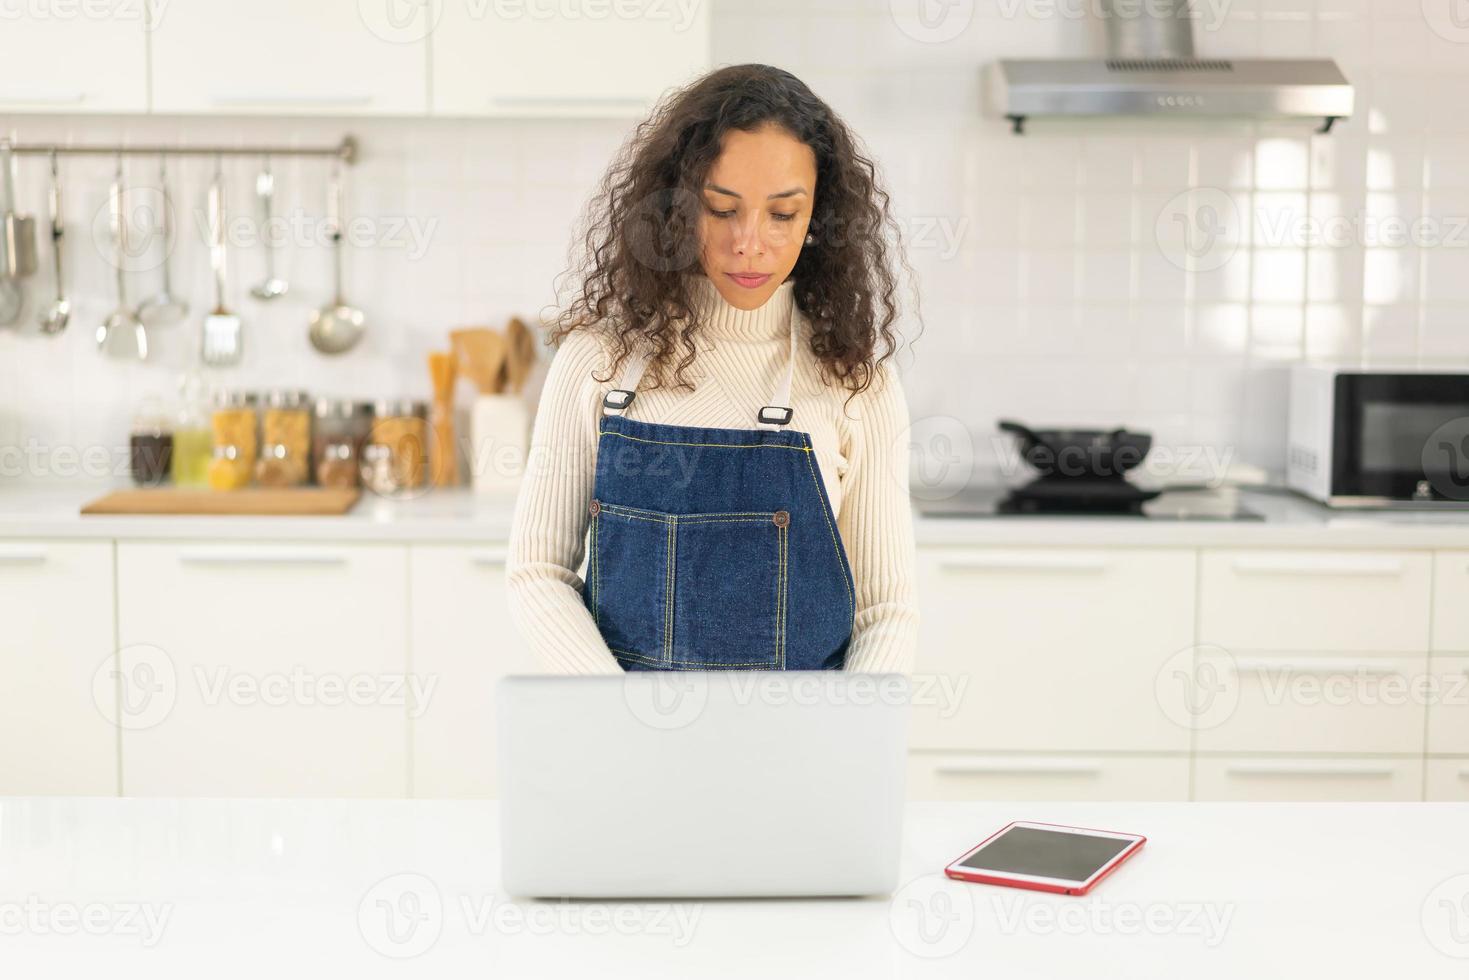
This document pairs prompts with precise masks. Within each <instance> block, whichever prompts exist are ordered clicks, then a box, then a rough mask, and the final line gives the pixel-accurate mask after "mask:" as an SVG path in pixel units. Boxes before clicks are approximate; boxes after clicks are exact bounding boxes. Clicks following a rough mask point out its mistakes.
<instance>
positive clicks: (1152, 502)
mask: <svg viewBox="0 0 1469 980" xmlns="http://www.w3.org/2000/svg"><path fill="white" fill-rule="evenodd" d="M913 497H914V506H915V507H916V508H917V509H918V512H919V513H920V514H922V515H923V516H925V517H1006V518H1009V517H1016V518H1027V517H1050V518H1093V519H1095V518H1109V519H1110V518H1117V519H1119V520H1153V521H1259V520H1264V517H1262V516H1261V515H1260V514H1257V513H1255V512H1254V511H1252V510H1249V509H1248V508H1246V507H1242V506H1241V505H1240V503H1239V500H1238V494H1236V493H1232V492H1226V491H1198V490H1187V491H1174V492H1170V491H1167V490H1164V491H1163V492H1162V493H1159V494H1158V495H1157V496H1155V497H1152V498H1151V499H1148V500H1135V499H1122V500H1100V499H1098V498H1096V497H1093V496H1089V495H1084V494H1083V495H1077V496H1075V497H1074V498H1073V499H1069V500H1068V499H1061V500H1041V499H1036V498H1035V497H1033V496H1027V495H1025V494H1023V493H1022V494H1017V493H1015V492H1014V488H1011V487H1008V486H1003V485H1000V484H971V485H969V486H966V487H963V488H961V489H956V490H954V491H952V492H949V491H939V490H931V491H928V492H927V494H926V495H925V493H924V492H923V491H915V492H914V494H913Z"/></svg>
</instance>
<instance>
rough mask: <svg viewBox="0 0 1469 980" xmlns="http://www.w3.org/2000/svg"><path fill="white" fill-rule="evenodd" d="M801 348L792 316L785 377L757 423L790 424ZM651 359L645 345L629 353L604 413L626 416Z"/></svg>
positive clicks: (604, 399) (768, 426)
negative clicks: (797, 357) (797, 355)
mask: <svg viewBox="0 0 1469 980" xmlns="http://www.w3.org/2000/svg"><path fill="white" fill-rule="evenodd" d="M799 349H800V330H799V328H798V326H797V324H796V322H795V317H794V316H793V317H792V318H791V347H790V354H789V356H788V357H787V359H786V369H785V374H784V375H783V376H782V377H781V380H780V384H779V385H778V386H777V387H776V389H775V395H774V397H772V398H771V401H770V404H769V405H765V406H762V407H761V409H760V411H759V412H758V413H757V414H756V416H755V419H756V422H757V424H758V425H759V427H760V428H762V429H775V430H779V429H780V428H781V427H782V426H786V425H790V422H791V416H792V415H794V414H795V410H794V409H793V408H792V407H791V404H790V403H791V389H792V387H793V385H794V382H795V375H796V354H797V352H798V351H799ZM648 360H649V357H648V352H647V351H646V350H645V349H644V348H642V347H638V348H635V349H634V350H633V351H632V352H631V353H629V354H628V356H627V360H626V361H624V362H623V365H622V372H621V373H620V374H619V375H618V378H617V387H616V388H612V389H610V390H609V391H608V392H607V393H606V394H605V395H603V396H602V414H603V415H622V414H624V413H625V412H626V411H627V408H628V406H629V405H631V404H632V403H633V399H634V398H636V397H637V392H638V382H639V381H641V380H642V378H643V372H644V371H645V370H646V369H647V367H648Z"/></svg>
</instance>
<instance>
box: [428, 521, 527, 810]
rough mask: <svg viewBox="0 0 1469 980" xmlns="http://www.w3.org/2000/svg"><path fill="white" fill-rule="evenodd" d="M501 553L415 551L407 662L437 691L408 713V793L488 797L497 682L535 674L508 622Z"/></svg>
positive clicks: (447, 548) (498, 549) (440, 548)
mask: <svg viewBox="0 0 1469 980" xmlns="http://www.w3.org/2000/svg"><path fill="white" fill-rule="evenodd" d="M505 552H506V549H505V546H504V545H503V544H500V545H485V546H480V547H464V546H459V545H414V546H413V548H412V555H411V558H410V583H411V585H410V594H411V596H412V606H411V610H412V612H411V620H412V634H411V643H410V654H409V656H410V663H411V665H412V667H411V669H412V672H413V673H414V674H415V675H416V676H419V677H422V678H424V679H425V683H426V684H427V683H429V682H432V683H433V685H434V686H433V688H432V691H431V695H430V696H429V697H428V698H426V699H425V700H424V702H423V703H421V704H416V705H414V706H413V709H412V711H411V712H410V719H411V720H410V725H411V728H412V742H413V795H414V796H417V797H456V798H462V797H493V796H494V795H495V752H496V736H495V685H496V683H497V682H498V681H499V679H500V678H501V677H504V676H506V675H507V674H534V673H540V672H542V669H541V668H540V667H539V665H538V664H536V662H535V661H534V659H533V658H532V656H531V654H530V651H529V650H528V649H527V648H526V646H525V643H524V641H523V640H522V639H521V637H520V633H519V632H518V631H517V630H516V628H515V626H514V624H513V623H511V621H510V610H509V609H508V608H507V606H506V595H505ZM424 689H425V690H427V687H426V686H425V688H424Z"/></svg>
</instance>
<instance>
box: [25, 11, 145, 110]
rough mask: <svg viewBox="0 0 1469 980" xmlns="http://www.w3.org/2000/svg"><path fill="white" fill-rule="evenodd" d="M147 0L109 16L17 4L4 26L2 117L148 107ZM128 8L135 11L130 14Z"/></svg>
mask: <svg viewBox="0 0 1469 980" xmlns="http://www.w3.org/2000/svg"><path fill="white" fill-rule="evenodd" d="M147 6H148V5H147V4H141V3H140V4H136V5H126V4H125V5H122V6H121V7H119V8H118V9H117V10H114V11H113V12H112V13H111V14H110V15H109V16H107V17H87V16H82V14H83V10H82V9H76V8H74V9H73V10H72V16H65V9H64V6H63V5H46V4H24V5H20V4H18V5H16V9H15V10H14V17H13V18H12V17H6V18H5V20H4V22H3V24H0V66H4V69H3V71H0V114H3V113H6V112H147V111H148V28H147V24H146V22H145V19H144V18H145V13H144V11H145V9H146V7H147ZM129 12H131V14H132V15H131V16H129Z"/></svg>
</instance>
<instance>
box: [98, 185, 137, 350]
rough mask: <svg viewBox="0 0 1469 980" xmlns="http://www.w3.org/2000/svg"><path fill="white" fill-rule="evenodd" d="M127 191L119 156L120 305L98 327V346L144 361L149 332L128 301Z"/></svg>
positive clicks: (115, 217) (115, 208) (115, 211)
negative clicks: (125, 199) (124, 186)
mask: <svg viewBox="0 0 1469 980" xmlns="http://www.w3.org/2000/svg"><path fill="white" fill-rule="evenodd" d="M123 195H124V188H123V181H122V159H121V158H118V161H117V173H116V175H115V176H114V177H113V178H112V191H111V200H110V202H109V203H110V204H111V209H112V210H111V218H112V240H113V243H114V244H115V245H116V247H117V252H116V265H117V308H116V309H115V310H113V311H112V313H111V314H109V315H108V317H107V319H106V320H104V321H103V322H102V325H101V326H100V327H98V328H97V346H98V347H99V348H100V349H101V350H102V351H103V352H104V353H106V354H108V355H110V356H112V357H116V358H123V359H127V360H139V361H142V360H146V359H147V357H148V332H147V330H145V329H144V327H143V322H142V321H141V320H139V319H138V318H137V316H136V315H134V313H133V310H132V307H130V306H129V305H128V297H127V257H128V249H127V241H128V215H127V209H126V207H125V202H124V198H123Z"/></svg>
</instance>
